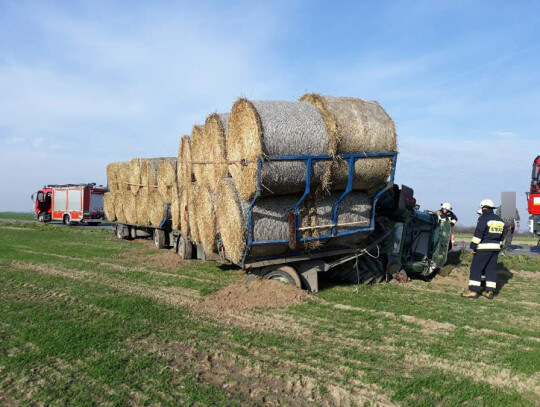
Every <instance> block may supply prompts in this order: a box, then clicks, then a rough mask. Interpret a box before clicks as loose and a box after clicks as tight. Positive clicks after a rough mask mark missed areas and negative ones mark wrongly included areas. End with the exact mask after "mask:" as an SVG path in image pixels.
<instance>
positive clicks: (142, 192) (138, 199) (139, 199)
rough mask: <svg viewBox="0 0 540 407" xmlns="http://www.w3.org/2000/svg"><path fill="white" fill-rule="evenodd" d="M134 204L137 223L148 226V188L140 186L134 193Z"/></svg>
mask: <svg viewBox="0 0 540 407" xmlns="http://www.w3.org/2000/svg"><path fill="white" fill-rule="evenodd" d="M135 205H136V208H137V224H139V225H142V226H148V188H147V187H143V188H140V189H139V191H138V192H137V195H135Z"/></svg>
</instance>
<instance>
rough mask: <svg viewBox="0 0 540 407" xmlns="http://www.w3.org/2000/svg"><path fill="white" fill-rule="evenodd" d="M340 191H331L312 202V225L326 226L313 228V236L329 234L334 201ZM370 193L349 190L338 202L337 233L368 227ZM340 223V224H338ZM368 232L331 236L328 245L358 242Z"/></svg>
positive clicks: (347, 244)
mask: <svg viewBox="0 0 540 407" xmlns="http://www.w3.org/2000/svg"><path fill="white" fill-rule="evenodd" d="M340 195H341V192H333V193H331V194H330V195H328V196H326V197H324V198H321V199H319V200H316V201H315V203H314V209H315V211H314V217H315V219H316V220H315V222H312V226H313V225H316V226H326V225H328V227H327V228H322V229H315V230H316V231H317V232H316V234H314V235H315V236H321V235H329V234H331V232H332V220H333V209H334V202H336V201H337V199H338V198H339V197H340ZM371 207H372V205H371V195H370V194H368V193H365V192H361V191H352V192H350V193H349V194H348V195H347V196H345V198H343V200H342V201H341V202H340V203H339V207H338V218H337V223H338V227H337V233H343V232H347V231H351V230H355V229H360V228H364V227H368V226H369V223H370V220H371ZM339 225H341V226H339ZM368 234H369V233H355V234H351V235H345V236H340V237H335V238H332V239H331V240H330V242H329V245H330V246H336V245H346V246H350V245H353V244H358V243H359V242H361V241H362V240H364V239H365V238H366V236H367V235H368Z"/></svg>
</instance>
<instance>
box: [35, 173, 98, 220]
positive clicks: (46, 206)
mask: <svg viewBox="0 0 540 407" xmlns="http://www.w3.org/2000/svg"><path fill="white" fill-rule="evenodd" d="M105 192H107V188H105V187H103V186H96V184H95V183H91V184H65V185H46V186H44V187H43V188H41V189H40V190H38V191H37V192H36V193H35V194H32V202H34V217H35V218H36V219H37V220H38V221H40V222H51V221H61V222H63V223H64V224H66V225H75V224H78V223H81V222H84V223H87V224H89V225H98V224H100V223H101V222H103V220H104V219H105V213H104V212H103V194H104V193H105Z"/></svg>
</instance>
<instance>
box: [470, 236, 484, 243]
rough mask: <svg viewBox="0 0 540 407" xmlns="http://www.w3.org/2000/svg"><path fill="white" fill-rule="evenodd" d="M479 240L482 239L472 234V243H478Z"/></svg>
mask: <svg viewBox="0 0 540 407" xmlns="http://www.w3.org/2000/svg"><path fill="white" fill-rule="evenodd" d="M481 241H482V239H479V238H477V237H476V236H473V238H472V242H473V243H476V244H478V243H480V242H481Z"/></svg>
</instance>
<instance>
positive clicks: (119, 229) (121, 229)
mask: <svg viewBox="0 0 540 407" xmlns="http://www.w3.org/2000/svg"><path fill="white" fill-rule="evenodd" d="M126 228H127V226H125V225H116V227H115V234H116V237H117V238H118V239H120V240H123V239H125V238H126V235H129V229H128V230H127V233H126V231H125V230H126Z"/></svg>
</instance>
